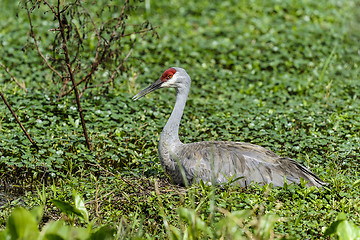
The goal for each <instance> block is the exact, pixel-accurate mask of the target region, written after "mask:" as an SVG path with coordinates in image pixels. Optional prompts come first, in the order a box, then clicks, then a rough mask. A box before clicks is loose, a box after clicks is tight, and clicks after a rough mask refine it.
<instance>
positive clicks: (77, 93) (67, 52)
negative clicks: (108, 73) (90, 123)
mask: <svg viewBox="0 0 360 240" xmlns="http://www.w3.org/2000/svg"><path fill="white" fill-rule="evenodd" d="M44 1H45V0H44ZM45 2H46V1H45ZM56 11H57V13H56V16H57V19H58V22H59V27H60V33H61V37H62V41H63V49H64V53H65V63H66V67H67V70H68V73H69V75H70V79H71V82H72V84H73V87H74V94H75V99H76V104H77V107H78V112H79V115H80V120H81V125H82V128H83V132H84V137H85V141H86V145H87V147H88V148H89V150H90V151H92V147H91V144H90V140H89V136H88V133H87V129H86V124H85V119H84V115H83V110H82V108H81V103H80V96H79V92H78V90H77V88H76V82H75V77H74V73H73V70H72V68H71V63H70V56H69V49H68V45H67V40H66V35H65V27H66V26H64V23H63V20H62V19H61V16H62V15H61V12H60V0H58V5H57V8H56Z"/></svg>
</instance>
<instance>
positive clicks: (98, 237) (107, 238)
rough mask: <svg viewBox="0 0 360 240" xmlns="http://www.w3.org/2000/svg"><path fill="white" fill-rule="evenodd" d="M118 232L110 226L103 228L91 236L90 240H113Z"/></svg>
mask: <svg viewBox="0 0 360 240" xmlns="http://www.w3.org/2000/svg"><path fill="white" fill-rule="evenodd" d="M115 233H116V231H115V229H114V228H111V227H109V226H103V227H100V228H99V229H97V230H96V231H95V232H94V233H92V234H91V235H90V240H111V239H114V235H115Z"/></svg>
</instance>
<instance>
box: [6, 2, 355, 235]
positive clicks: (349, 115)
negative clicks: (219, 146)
mask: <svg viewBox="0 0 360 240" xmlns="http://www.w3.org/2000/svg"><path fill="white" fill-rule="evenodd" d="M115 2H116V1H112V2H111V3H112V4H116V3H115ZM147 2H150V7H148V8H146V3H145V2H144V3H140V4H138V7H139V8H138V9H137V10H136V11H134V12H132V13H131V16H130V18H129V20H128V22H129V24H131V23H140V22H142V21H144V20H149V21H150V22H151V23H152V24H153V25H155V26H158V28H157V32H158V33H159V36H160V38H159V39H157V38H155V37H152V36H151V35H148V36H146V37H145V38H144V39H140V38H139V39H138V43H137V45H136V46H135V49H134V51H133V53H132V55H131V57H130V58H129V59H128V62H127V63H128V67H129V68H128V71H127V72H126V73H124V74H123V75H122V76H120V77H118V78H117V79H116V81H115V86H114V87H113V88H110V89H108V92H107V93H104V89H97V90H92V91H91V92H90V91H89V92H86V93H85V95H84V96H83V97H82V104H83V108H84V109H85V110H86V111H85V118H86V123H87V125H88V128H89V134H90V137H91V139H92V143H93V145H94V152H92V153H90V152H89V151H87V149H86V147H85V144H84V141H83V137H82V130H81V127H80V126H79V121H78V120H77V119H78V114H77V110H76V108H75V106H76V105H75V103H74V98H73V96H72V95H69V96H67V97H65V98H62V99H60V100H57V99H56V96H57V93H58V92H57V91H58V89H59V86H57V85H56V84H53V82H52V75H51V73H50V72H49V70H48V69H47V68H46V66H44V64H43V63H42V61H41V59H40V58H39V57H38V56H37V53H36V51H33V50H31V49H30V48H26V49H25V51H23V48H24V46H26V45H27V44H29V43H28V41H29V40H28V35H29V24H28V20H27V16H26V12H25V10H24V9H21V8H20V7H19V4H18V2H16V1H9V0H1V6H2V9H3V10H4V9H6V11H2V13H1V15H0V46H1V47H0V56H1V58H0V62H2V63H3V64H5V65H6V66H7V67H8V68H9V69H10V70H11V71H12V73H13V74H14V75H15V76H16V77H17V78H18V79H20V80H21V81H24V82H25V84H26V87H27V89H28V90H29V92H28V93H27V94H25V93H24V91H23V90H22V89H20V88H19V87H17V85H16V84H14V82H13V81H12V80H11V79H10V78H9V76H8V75H7V73H6V72H5V71H4V69H0V84H1V91H2V92H3V93H5V95H6V97H7V98H8V101H9V102H10V103H11V104H12V106H13V108H14V109H16V113H17V115H18V116H19V117H20V119H21V121H22V123H23V124H24V126H25V127H26V128H27V129H28V130H29V132H30V134H31V136H32V137H33V138H34V140H35V141H36V142H37V143H38V144H39V145H40V146H41V147H40V148H41V150H40V151H39V152H36V151H34V150H33V149H31V148H30V144H29V142H28V140H27V139H26V137H25V136H24V134H23V133H22V132H21V129H20V128H19V127H18V126H17V124H16V122H15V120H14V118H13V117H12V116H11V115H10V114H9V111H8V109H7V108H6V106H5V105H4V104H0V161H1V163H0V164H1V165H0V176H1V181H0V183H1V185H2V187H1V192H0V208H1V214H0V217H1V218H0V224H2V225H4V223H5V221H6V217H7V216H8V215H9V212H10V210H11V208H13V207H15V206H19V205H20V206H25V207H27V208H30V207H32V206H35V205H39V204H45V206H48V208H47V211H45V215H46V217H47V218H46V217H45V220H46V219H56V218H57V217H56V216H59V214H58V212H56V211H55V210H53V208H52V207H51V203H50V202H49V200H50V199H51V198H59V199H65V200H69V199H71V195H72V189H76V190H77V191H78V192H81V193H82V194H83V196H84V198H85V200H86V201H87V206H88V207H89V208H90V211H91V213H92V214H93V215H92V216H93V218H94V221H95V223H97V224H104V223H111V224H112V225H116V226H125V227H124V229H125V230H124V234H125V235H126V236H132V235H136V234H142V235H141V236H148V237H163V236H164V234H165V227H164V225H163V224H162V217H161V215H160V212H159V209H160V206H159V203H158V199H157V197H156V195H155V190H154V181H155V180H156V181H159V182H160V189H161V199H163V204H164V210H165V213H166V214H167V215H168V216H169V221H170V222H171V223H172V224H173V225H175V226H177V224H178V223H177V222H178V220H177V214H176V209H177V208H178V207H179V206H186V207H189V206H192V204H196V206H198V208H197V210H198V214H199V216H201V218H202V219H203V220H205V221H208V219H209V218H208V214H209V206H210V202H209V199H208V198H207V193H208V191H209V190H208V189H206V188H205V189H204V188H200V189H198V188H197V187H193V188H191V189H189V190H184V189H181V188H177V187H176V186H173V185H172V184H171V183H170V182H169V181H168V180H167V177H166V176H165V175H164V173H163V171H162V169H161V167H160V164H159V161H158V157H157V141H158V137H159V133H160V132H161V129H162V127H163V126H164V124H165V122H166V120H167V117H168V116H169V114H170V111H171V108H172V105H173V103H174V100H175V99H174V92H173V91H172V90H162V91H158V92H155V93H153V94H151V95H149V96H148V97H146V98H144V99H141V101H136V102H133V101H132V100H131V97H132V96H133V95H134V94H135V93H136V92H137V91H138V90H140V89H141V88H143V87H144V86H147V84H149V83H151V82H152V81H154V80H156V79H157V78H158V77H159V76H160V74H161V73H162V72H163V71H164V70H166V69H167V68H168V67H172V66H179V67H183V68H185V69H186V70H187V71H188V73H189V75H190V76H191V77H192V81H193V82H192V89H191V92H190V96H189V100H188V103H187V107H186V109H185V113H184V118H183V121H182V126H181V130H180V132H181V140H183V141H184V142H193V141H202V140H230V141H245V142H251V143H254V144H258V145H261V146H264V147H267V148H269V149H271V150H273V151H274V152H276V153H278V154H280V155H283V156H287V157H291V158H294V159H297V160H298V161H299V162H301V163H302V164H304V165H306V166H308V167H309V168H310V169H311V170H312V171H313V172H315V173H316V174H318V175H319V176H320V177H321V178H322V179H324V180H325V181H326V182H329V183H330V184H331V185H332V187H331V189H329V190H326V191H325V192H318V191H317V190H314V189H311V190H309V189H304V188H302V187H299V186H292V187H291V188H288V189H274V190H272V191H270V192H265V190H263V189H262V188H261V187H260V188H259V187H256V186H255V187H252V188H250V189H241V188H238V187H232V186H231V187H230V186H229V187H228V188H227V189H226V190H218V192H217V195H216V199H215V200H216V206H219V207H222V208H224V209H227V210H229V211H235V210H242V209H253V208H254V207H255V208H256V206H258V205H264V206H263V207H264V209H265V210H264V212H265V213H268V212H272V213H275V214H277V215H279V216H280V217H281V221H279V222H277V223H276V225H275V229H274V230H275V233H276V234H278V235H284V236H289V237H293V238H296V239H305V238H310V239H314V238H320V237H321V236H322V235H323V231H324V228H326V227H327V226H329V224H330V223H331V222H332V221H334V220H335V218H336V216H337V213H338V212H345V213H346V215H347V217H348V219H350V220H351V221H353V222H355V223H356V224H358V225H359V224H360V215H359V212H360V211H359V210H360V200H359V199H360V198H359V187H358V186H355V187H353V183H354V182H355V181H356V180H358V179H359V169H360V135H359V130H360V106H359V105H360V99H359V89H360V81H359V76H360V70H359V69H360V68H359V64H360V50H359V42H360V10H359V9H360V2H359V1H357V0H345V1H334V0H330V1H328V0H318V1H310V0H302V1H300V0H290V1H280V0H279V1H278V0H270V1H269V0H251V1H250V0H249V1H184V0H182V1H175V0H172V1H163V0H160V1H150V0H149V1H147ZM96 4H104V2H103V1H96V2H95V4H94V6H93V7H94V8H96V6H97V5H96ZM51 21H52V19H48V18H46V15H38V16H37V17H36V19H35V20H34V25H36V26H37V31H38V34H40V36H41V38H42V43H41V44H42V45H44V46H45V45H46V44H49V42H48V41H49V39H50V34H51V32H49V31H47V30H48V29H49V26H51V25H52V22H51ZM119 44H120V43H119ZM124 54H127V52H126V53H124ZM106 77H107V72H106V70H105V69H104V70H103V71H101V72H100V73H99V74H98V76H97V78H98V81H100V82H101V80H102V78H106ZM43 183H45V186H46V188H45V195H44V196H45V197H44V198H41V197H39V191H35V189H36V188H37V187H38V188H39V186H42V184H43ZM139 185H140V186H142V187H139ZM189 191H190V192H191V191H193V192H195V193H197V196H196V201H195V203H192V202H191V199H190V198H189V195H188V193H189ZM99 199H100V200H99ZM199 203H201V206H199V205H198V204H199ZM217 217H218V218H220V217H221V214H218V216H217ZM138 229H142V230H141V231H140V233H139V232H138Z"/></svg>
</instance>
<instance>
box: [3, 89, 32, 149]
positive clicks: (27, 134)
mask: <svg viewBox="0 0 360 240" xmlns="http://www.w3.org/2000/svg"><path fill="white" fill-rule="evenodd" d="M0 96H1V97H2V99H3V101H4V103H5V104H6V106H7V107H8V109H9V110H10V112H11V113H12V115H13V116H14V118H15V119H16V121H17V122H18V124H19V126H20V127H21V129H22V130H23V132H24V133H25V135H26V137H27V138H28V139H29V141H30V142H31V143H32V145H33V146H34V147H35V148H36V149H37V150H39V147H38V146H37V144H36V143H35V142H34V141H33V140H32V139H31V137H30V135H29V133H28V132H27V131H26V129H25V128H24V126H23V125H22V124H21V122H20V120H19V118H18V117H17V116H16V113H15V112H14V111H13V110H12V108H11V106H10V104H9V103H8V102H7V101H6V99H5V96H4V95H3V94H2V92H1V91H0Z"/></svg>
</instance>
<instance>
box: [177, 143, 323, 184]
mask: <svg viewBox="0 0 360 240" xmlns="http://www.w3.org/2000/svg"><path fill="white" fill-rule="evenodd" d="M177 156H178V158H179V161H180V163H181V164H182V165H183V168H184V170H185V173H186V176H187V179H188V181H189V182H190V183H191V182H198V181H200V179H202V180H203V181H204V182H207V183H211V182H212V179H213V180H214V181H215V183H216V184H219V183H225V182H229V180H233V181H234V180H236V181H234V182H233V183H234V184H240V185H241V186H248V185H249V184H250V183H252V182H257V183H260V184H267V183H273V185H274V186H283V185H284V177H286V179H287V181H288V183H300V179H301V178H303V179H304V180H306V181H308V183H307V185H308V186H317V187H321V186H323V185H325V183H324V182H323V181H321V179H320V178H318V177H317V176H316V175H315V174H314V173H312V172H311V171H310V170H308V169H307V168H306V167H304V166H302V165H301V164H299V163H298V162H296V161H295V160H293V159H290V158H284V157H279V156H278V155H277V154H275V153H274V152H272V151H270V150H268V149H266V148H263V147H260V146H257V145H254V144H249V143H242V142H198V143H190V144H184V145H183V147H182V148H181V150H180V151H179V152H178V153H177Z"/></svg>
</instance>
